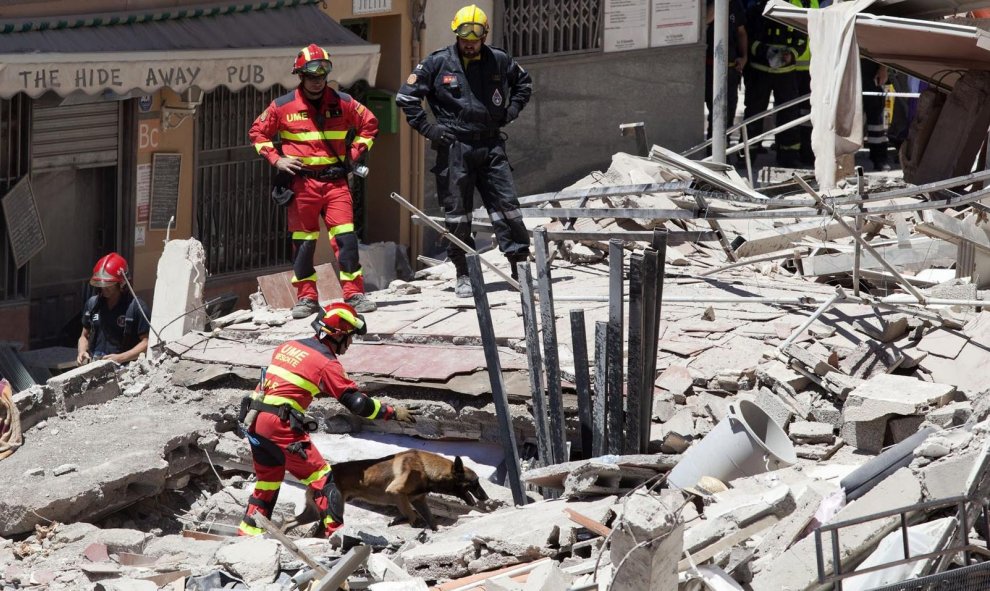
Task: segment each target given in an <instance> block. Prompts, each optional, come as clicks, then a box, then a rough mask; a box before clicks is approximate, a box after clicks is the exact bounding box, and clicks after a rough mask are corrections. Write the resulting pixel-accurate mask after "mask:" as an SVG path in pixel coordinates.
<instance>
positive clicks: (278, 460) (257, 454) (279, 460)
mask: <svg viewBox="0 0 990 591" xmlns="http://www.w3.org/2000/svg"><path fill="white" fill-rule="evenodd" d="M251 438H252V439H253V440H254V441H252V442H251V456H252V457H253V458H254V461H255V462H258V463H259V464H261V465H262V466H284V465H285V454H284V453H282V448H280V447H279V446H278V445H277V444H276V443H275V442H274V441H272V440H271V439H268V438H267V437H262V436H261V435H258V434H257V433H251Z"/></svg>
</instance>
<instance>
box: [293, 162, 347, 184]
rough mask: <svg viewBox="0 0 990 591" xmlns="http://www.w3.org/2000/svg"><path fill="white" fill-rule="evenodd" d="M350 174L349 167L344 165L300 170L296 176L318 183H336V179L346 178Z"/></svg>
mask: <svg viewBox="0 0 990 591" xmlns="http://www.w3.org/2000/svg"><path fill="white" fill-rule="evenodd" d="M350 172H351V167H350V166H348V165H346V164H331V165H330V166H324V167H323V168H319V169H314V168H301V169H299V172H298V174H299V175H301V176H308V177H312V178H314V179H317V180H320V181H336V180H338V179H343V178H347V175H348V173H350Z"/></svg>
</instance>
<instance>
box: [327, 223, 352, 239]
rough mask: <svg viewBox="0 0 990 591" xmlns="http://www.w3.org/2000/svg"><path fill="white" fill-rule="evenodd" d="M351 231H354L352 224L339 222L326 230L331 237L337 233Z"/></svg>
mask: <svg viewBox="0 0 990 591" xmlns="http://www.w3.org/2000/svg"><path fill="white" fill-rule="evenodd" d="M353 231H354V224H340V225H339V226H334V227H332V228H330V229H329V230H327V233H328V234H330V237H331V238H333V237H334V236H336V235H337V234H344V233H346V232H353Z"/></svg>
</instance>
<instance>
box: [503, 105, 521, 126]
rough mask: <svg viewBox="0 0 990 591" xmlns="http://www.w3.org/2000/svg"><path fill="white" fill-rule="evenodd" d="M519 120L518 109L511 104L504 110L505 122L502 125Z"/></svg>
mask: <svg viewBox="0 0 990 591" xmlns="http://www.w3.org/2000/svg"><path fill="white" fill-rule="evenodd" d="M518 118H519V107H517V106H516V105H515V104H511V105H509V106H508V108H506V109H505V121H504V122H503V123H502V125H508V124H510V123H512V122H513V121H515V120H516V119H518Z"/></svg>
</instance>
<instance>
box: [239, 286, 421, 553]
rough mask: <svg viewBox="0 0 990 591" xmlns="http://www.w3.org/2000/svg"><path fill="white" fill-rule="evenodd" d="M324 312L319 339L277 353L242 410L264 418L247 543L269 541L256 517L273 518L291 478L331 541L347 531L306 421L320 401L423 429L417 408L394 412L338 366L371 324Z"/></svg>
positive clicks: (257, 431) (340, 310)
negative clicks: (260, 537)
mask: <svg viewBox="0 0 990 591" xmlns="http://www.w3.org/2000/svg"><path fill="white" fill-rule="evenodd" d="M322 312H323V313H322V314H320V315H319V316H317V317H316V319H315V320H313V328H314V329H315V330H316V335H315V336H313V337H311V338H308V339H303V340H294V341H287V342H285V343H283V344H282V345H281V346H280V347H278V348H277V349H276V350H275V353H274V354H273V355H272V361H271V364H270V365H269V366H268V368H267V369H266V370H265V373H264V378H263V382H262V385H261V386H259V391H258V392H256V394H255V396H254V397H253V398H251V399H249V402H248V399H246V402H247V403H246V404H245V405H244V407H242V411H241V412H242V416H244V415H247V413H246V412H245V408H250V409H252V410H256V411H258V412H257V413H256V416H257V418H256V419H254V420H253V424H251V425H246V427H247V436H248V441H249V442H250V443H251V454H252V456H253V458H254V473H255V475H256V476H257V478H258V480H257V482H256V483H255V485H254V493H253V494H252V495H251V498H250V499H249V500H248V507H247V511H246V512H245V514H244V520H243V521H242V522H241V524H240V527H239V529H238V533H239V534H240V535H257V534H261V533H264V530H262V529H261V528H259V527H258V525H257V523H256V522H255V520H254V518H253V517H252V515H255V514H256V513H258V512H260V513H261V514H262V515H264V516H265V517H268V518H270V517H271V514H272V510H273V509H274V508H275V501H276V500H277V499H278V492H279V489H280V488H281V486H282V479H283V478H284V476H285V471H286V470H288V471H289V472H290V473H292V475H293V476H295V477H296V478H298V479H299V481H300V482H302V483H303V484H305V485H306V486H308V487H309V488H311V489H312V490H313V493H314V495H313V498H314V501H315V502H316V506H317V507H318V508H319V510H320V516H321V519H322V523H323V526H324V531H325V534H326V536H327V537H329V536H330V535H331V534H332V533H333V532H334V531H335V530H336V529H338V528H339V527H340V526H341V525H343V523H344V501H343V498H342V497H341V494H340V490H339V489H338V488H337V486H336V485H335V484H334V481H333V472H332V471H331V469H330V464H328V463H327V461H326V460H325V459H323V456H322V455H320V452H319V450H317V449H316V447H314V446H313V445H312V441H311V439H310V437H309V431H315V430H316V421H314V420H312V419H309V418H307V417H306V416H305V413H306V409H307V408H309V405H310V403H312V402H313V399H314V398H315V397H317V396H333V397H334V398H336V399H337V400H339V401H340V402H341V403H342V404H343V405H344V406H346V407H347V409H348V410H350V411H351V412H352V413H354V414H356V415H358V416H361V417H364V418H366V419H381V420H385V421H389V420H397V421H402V422H409V423H415V422H416V414H417V411H416V409H415V408H413V407H409V408H406V407H402V406H390V405H388V404H383V403H382V402H381V401H379V400H377V399H375V398H371V397H369V396H366V395H365V394H363V393H362V392H361V391H360V390H358V387H357V384H355V383H354V382H353V381H351V379H350V378H348V377H347V374H346V373H345V372H344V368H343V366H341V364H340V361H338V359H337V356H338V355H343V354H344V353H345V352H346V351H347V349H348V347H350V345H351V340H352V339H353V336H354V334H355V333H357V334H365V332H367V326H366V325H365V322H364V317H363V316H361V315H360V314H358V313H357V311H355V310H354V308H353V307H351V306H350V305H349V304H345V303H340V302H338V303H333V304H330V305H329V306H327V307H326V308H325V309H323V310H322ZM242 420H243V419H242ZM248 421H250V419H248Z"/></svg>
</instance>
